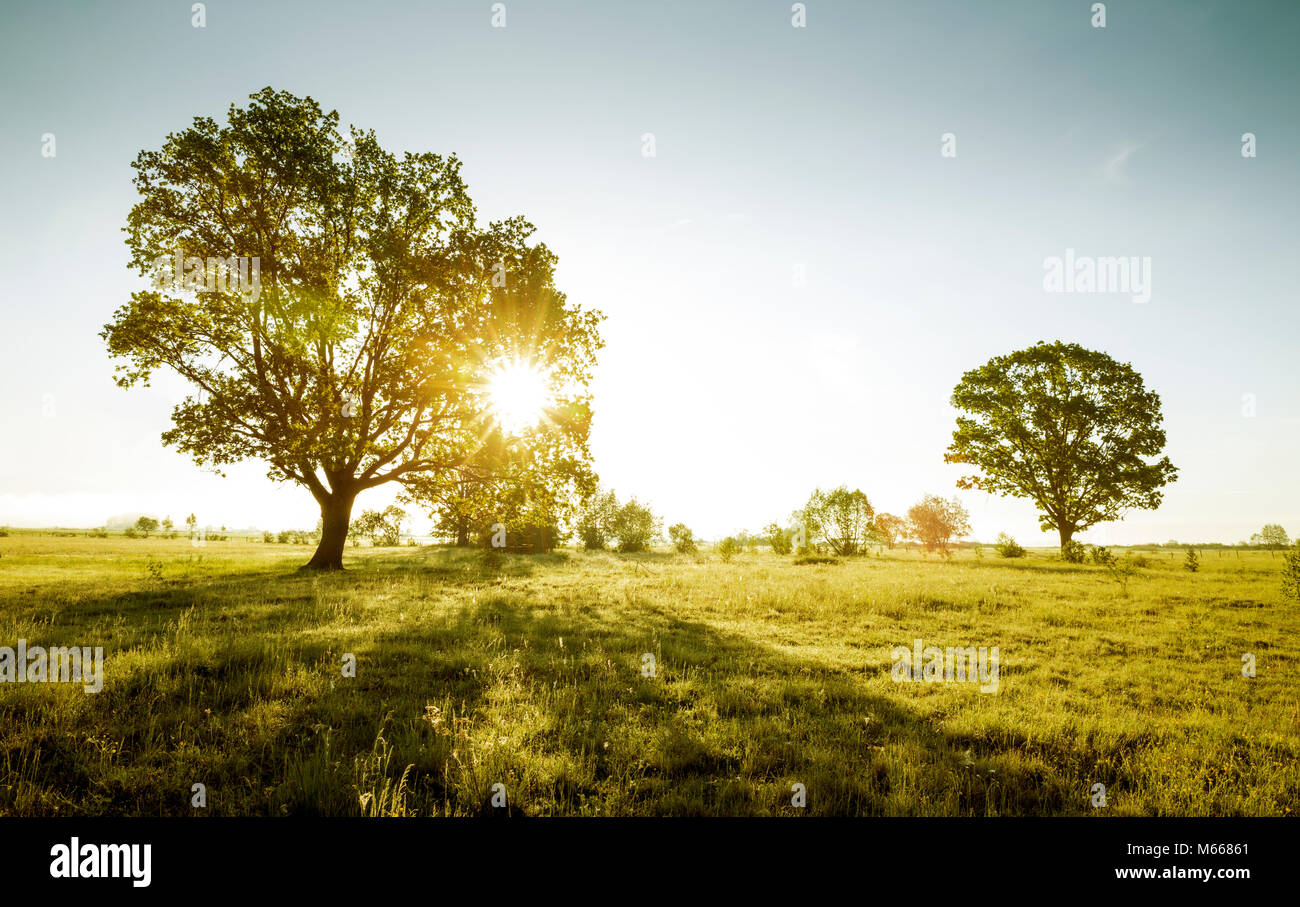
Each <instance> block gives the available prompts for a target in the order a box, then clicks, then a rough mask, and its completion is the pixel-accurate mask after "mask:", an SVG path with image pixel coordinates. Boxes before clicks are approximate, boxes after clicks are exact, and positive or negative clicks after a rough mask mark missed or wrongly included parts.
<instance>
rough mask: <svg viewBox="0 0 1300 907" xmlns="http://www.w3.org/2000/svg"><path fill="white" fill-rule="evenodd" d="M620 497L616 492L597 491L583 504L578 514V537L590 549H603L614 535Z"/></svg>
mask: <svg viewBox="0 0 1300 907" xmlns="http://www.w3.org/2000/svg"><path fill="white" fill-rule="evenodd" d="M618 511H619V504H618V497H617V496H615V494H614V492H612V491H606V492H599V491H598V492H596V493H595V494H593V495H592V496H591V497H590V498H588V499H587V501H586V503H585V504H583V507H582V510H581V512H580V513H579V514H578V520H577V524H576V526H575V527H574V528H576V529H577V530H578V538H579V539H580V540H581V541H582V547H583V548H586V549H587V550H588V551H603V550H604V549H605V546H606V545H608V544H609V539H610V537H611V536H612V535H613V529H614V519H615V517H617V516H618Z"/></svg>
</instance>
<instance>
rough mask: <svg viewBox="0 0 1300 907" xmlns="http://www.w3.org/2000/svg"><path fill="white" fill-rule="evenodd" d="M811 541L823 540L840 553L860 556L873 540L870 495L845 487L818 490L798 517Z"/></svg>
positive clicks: (872, 515) (815, 490) (814, 491)
mask: <svg viewBox="0 0 1300 907" xmlns="http://www.w3.org/2000/svg"><path fill="white" fill-rule="evenodd" d="M796 517H797V518H798V519H799V520H800V522H802V523H803V525H804V527H805V529H806V530H807V533H808V541H809V543H812V542H813V541H814V540H815V539H821V540H824V541H825V542H826V544H827V545H829V546H830V548H831V550H832V551H834V552H835V553H836V554H841V555H848V554H857V553H858V552H859V551H861V550H862V547H863V544H864V543H865V542H866V541H867V539H868V538H869V537H870V534H871V531H872V520H873V518H874V517H875V510H874V509H873V508H872V506H871V502H870V501H869V500H867V496H866V494H864V493H863V492H862V491H861V490H859V489H854V490H853V491H850V490H849V489H848V487H847V486H844V485H841V486H840V487H839V488H834V489H832V490H830V491H822V490H821V489H820V488H817V489H814V490H813V493H812V495H811V496H810V497H809V498H808V503H807V504H805V505H804V508H803V510H801V511H799V512H798V513H797V514H796Z"/></svg>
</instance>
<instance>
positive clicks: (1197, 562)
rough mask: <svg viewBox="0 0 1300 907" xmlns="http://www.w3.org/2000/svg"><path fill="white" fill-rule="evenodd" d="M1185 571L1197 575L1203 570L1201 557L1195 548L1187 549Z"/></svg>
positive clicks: (1184, 563) (1184, 560) (1184, 562)
mask: <svg viewBox="0 0 1300 907" xmlns="http://www.w3.org/2000/svg"><path fill="white" fill-rule="evenodd" d="M1183 569H1184V570H1186V571H1187V572H1188V573H1195V572H1196V571H1197V570H1200V569H1201V556H1200V555H1199V554H1197V553H1196V549H1195V548H1188V549H1187V556H1186V557H1185V558H1184V559H1183Z"/></svg>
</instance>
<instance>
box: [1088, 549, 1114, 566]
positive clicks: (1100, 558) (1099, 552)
mask: <svg viewBox="0 0 1300 907" xmlns="http://www.w3.org/2000/svg"><path fill="white" fill-rule="evenodd" d="M1088 556H1089V557H1090V558H1092V562H1093V563H1094V564H1096V565H1097V566H1098V567H1109V566H1110V565H1111V564H1113V563H1115V555H1114V554H1113V553H1111V550H1110V549H1109V548H1107V547H1106V546H1105V545H1093V546H1092V549H1091V550H1090V551H1089V552H1088Z"/></svg>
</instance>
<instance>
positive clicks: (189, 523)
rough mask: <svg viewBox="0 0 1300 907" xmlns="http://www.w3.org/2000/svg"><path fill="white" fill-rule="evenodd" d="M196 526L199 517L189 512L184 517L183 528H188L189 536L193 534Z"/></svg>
mask: <svg viewBox="0 0 1300 907" xmlns="http://www.w3.org/2000/svg"><path fill="white" fill-rule="evenodd" d="M198 526H199V519H198V517H196V516H195V515H194V514H192V513H191V514H190V515H189V516H187V517H186V518H185V528H186V529H188V530H189V534H190V535H191V536H192V535H194V533H195V531H196V530H197V529H198Z"/></svg>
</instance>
